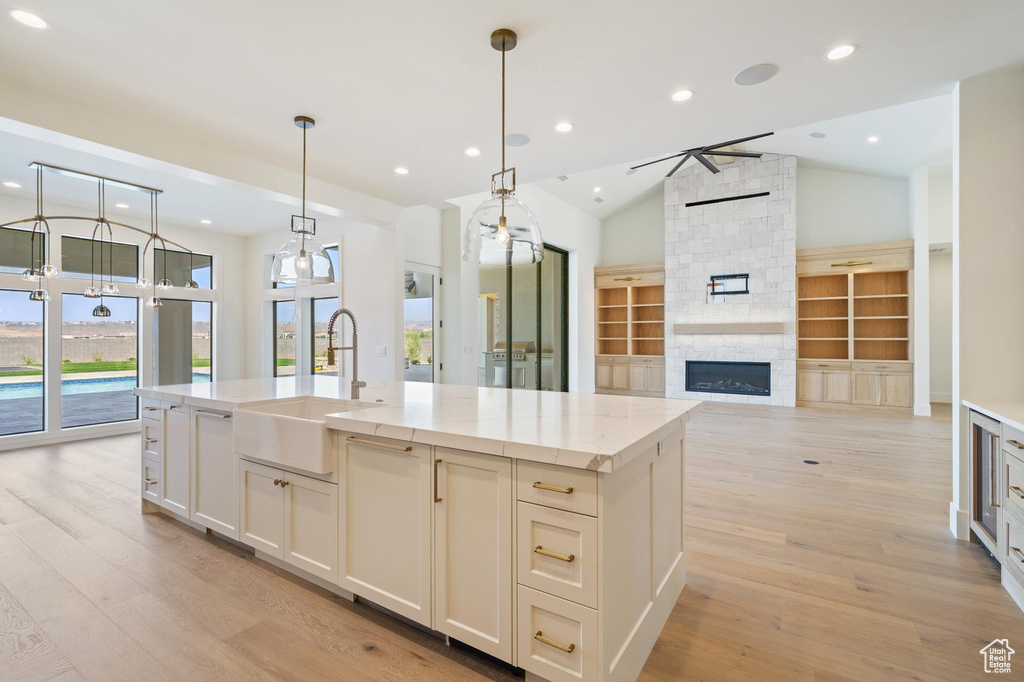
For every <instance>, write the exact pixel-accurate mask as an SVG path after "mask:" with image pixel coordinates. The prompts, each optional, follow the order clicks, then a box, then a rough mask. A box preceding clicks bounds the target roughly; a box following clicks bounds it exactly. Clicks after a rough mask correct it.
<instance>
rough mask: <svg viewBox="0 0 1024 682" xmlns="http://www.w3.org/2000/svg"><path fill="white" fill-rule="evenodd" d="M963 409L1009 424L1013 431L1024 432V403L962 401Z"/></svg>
mask: <svg viewBox="0 0 1024 682" xmlns="http://www.w3.org/2000/svg"><path fill="white" fill-rule="evenodd" d="M963 403H964V406H965V407H969V408H970V409H972V410H976V411H978V412H981V413H982V414H985V415H988V416H989V417H992V418H993V419H995V420H996V421H1000V422H1002V423H1004V424H1009V425H1010V426H1012V427H1013V428H1015V429H1020V430H1021V431H1024V402H1013V401H1005V400H1003V401H1000V400H994V401H989V400H985V401H980V402H973V401H970V400H965V401H963Z"/></svg>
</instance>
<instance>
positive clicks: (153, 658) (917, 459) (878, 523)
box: [0, 404, 1024, 682]
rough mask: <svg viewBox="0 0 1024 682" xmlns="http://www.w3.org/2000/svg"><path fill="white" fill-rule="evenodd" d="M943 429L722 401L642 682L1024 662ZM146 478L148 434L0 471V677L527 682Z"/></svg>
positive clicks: (1010, 607) (691, 462) (1017, 618)
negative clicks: (334, 590)
mask: <svg viewBox="0 0 1024 682" xmlns="http://www.w3.org/2000/svg"><path fill="white" fill-rule="evenodd" d="M938 411H939V413H940V414H939V416H937V417H934V418H931V419H924V418H914V417H911V416H909V415H906V414H902V413H888V412H886V411H883V410H878V409H869V408H862V409H850V408H848V407H844V408H837V407H828V406H821V407H805V408H798V409H786V408H769V407H757V406H748V405H723V404H709V405H708V406H707V408H706V409H705V410H704V412H703V413H701V415H700V416H699V417H698V418H697V420H696V421H695V422H693V423H692V424H691V426H690V428H689V431H688V434H687V436H688V441H687V457H688V465H687V475H688V486H687V491H686V494H687V499H686V507H687V513H688V519H689V521H688V529H687V530H688V535H687V542H688V544H689V550H688V551H689V572H688V584H687V587H686V590H685V591H684V592H683V595H682V597H681V598H680V600H679V603H678V605H677V606H676V608H675V610H674V612H673V613H672V616H671V618H670V620H669V623H668V625H667V626H666V628H665V630H664V632H663V633H662V636H661V638H660V639H659V641H658V643H657V645H656V646H655V649H654V651H653V652H652V654H651V656H650V658H649V659H648V661H647V666H646V668H645V669H644V672H643V674H642V676H641V679H642V680H644V681H645V682H675V681H676V680H708V681H711V680H714V681H716V682H717V681H724V682H733V681H739V680H745V681H748V680H772V681H774V680H780V681H781V680H785V681H787V682H788V681H793V682H801V681H806V682H849V681H850V680H871V681H875V680H921V681H931V682H942V681H948V682H953V681H960V680H973V679H978V680H981V679H986V677H987V676H986V675H985V674H984V672H983V666H982V657H981V655H980V654H979V653H978V650H979V649H980V648H981V647H982V646H984V645H985V644H987V643H988V642H990V641H991V640H993V639H996V638H997V637H998V638H1004V637H1005V638H1009V639H1010V644H1011V646H1014V645H1020V644H1024V615H1022V614H1021V612H1020V611H1019V610H1018V609H1017V607H1016V606H1015V605H1014V604H1013V602H1012V600H1011V599H1010V597H1009V596H1008V595H1007V594H1006V593H1005V592H1004V591H1003V590H1002V588H1001V587H1000V586H999V576H998V571H997V569H996V568H995V566H994V565H993V564H992V563H991V561H990V560H989V559H988V558H987V557H986V556H985V555H984V554H983V552H982V551H981V550H980V548H978V547H976V546H971V545H968V544H967V543H958V542H956V541H955V540H953V539H952V537H951V536H950V534H949V531H948V529H947V520H948V508H949V500H950V481H949V476H950V470H951V465H950V459H951V456H950V423H949V420H950V417H949V408H948V407H946V408H945V409H944V410H943V408H942V407H941V406H940V407H939V408H938ZM805 459H810V460H815V461H818V462H819V464H817V465H809V464H804V463H803V460H805ZM138 467H139V455H138V439H137V437H136V436H117V437H111V438H104V439H97V440H93V441H83V442H78V443H70V444H63V445H58V446H44V447H38V448H30V449H23V450H16V451H12V452H8V453H0V680H17V681H19V682H21V681H22V680H39V681H40V682H42V681H44V680H51V679H52V680H62V681H64V680H100V681H103V682H107V681H110V680H142V679H145V680H147V681H148V680H236V679H237V680H241V679H244V680H302V681H308V680H394V681H398V680H467V681H468V680H478V679H492V680H511V679H517V678H515V677H514V676H513V675H512V674H511V672H510V671H509V670H508V669H507V668H503V667H499V666H497V665H494V664H493V663H491V662H490V661H487V660H485V659H483V658H481V657H477V656H474V655H471V654H467V653H466V652H464V651H462V650H459V649H455V648H448V647H446V646H445V645H444V643H443V641H441V640H438V639H436V638H434V637H432V636H430V635H429V634H427V633H423V632H421V631H419V630H417V629H415V628H412V627H409V626H406V625H404V624H402V623H399V622H397V621H395V620H393V619H390V618H388V617H387V616H384V615H383V614H381V613H378V612H377V611H375V610H373V609H372V608H369V607H367V606H366V605H363V604H350V603H348V602H346V601H345V600H342V599H339V598H337V597H335V596H334V595H331V594H330V593H327V592H325V591H323V590H321V589H319V588H316V587H314V586H311V585H309V584H307V583H305V582H303V581H301V580H299V579H297V578H294V577H292V576H290V575H288V574H287V573H284V572H283V571H280V570H278V569H276V568H274V567H272V566H270V565H268V564H265V563H263V562H261V561H259V560H257V559H255V558H254V557H253V556H252V555H251V554H249V553H248V552H245V551H244V550H242V549H240V548H238V547H235V546H233V545H231V544H229V543H226V542H222V541H220V540H218V539H216V538H215V537H213V536H208V535H203V534H200V533H197V532H195V531H193V530H191V529H189V528H187V527H185V526H183V525H182V524H178V523H176V522H174V521H171V520H170V519H168V518H166V517H164V516H161V515H146V516H143V515H141V514H140V513H139V490H138V483H139V472H138ZM1022 656H1024V654H1022ZM1019 665H1020V666H1021V667H1022V668H1024V658H1022V660H1021V662H1020V664H1019Z"/></svg>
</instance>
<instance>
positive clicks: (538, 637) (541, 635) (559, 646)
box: [533, 630, 576, 654]
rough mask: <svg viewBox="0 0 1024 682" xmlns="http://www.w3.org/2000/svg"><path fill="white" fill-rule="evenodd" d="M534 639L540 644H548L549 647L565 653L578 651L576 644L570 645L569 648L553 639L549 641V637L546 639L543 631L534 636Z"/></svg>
mask: <svg viewBox="0 0 1024 682" xmlns="http://www.w3.org/2000/svg"><path fill="white" fill-rule="evenodd" d="M533 638H534V639H535V640H537V641H538V642H540V643H541V644H547V645H548V646H553V647H555V648H556V649H559V650H561V651H564V652H565V653H567V654H571V653H572V652H574V651H576V645H575V644H569V645H568V646H567V645H565V644H560V643H558V642H556V641H555V640H553V639H548V638H547V637H545V636H544V633H543V632H542V631H541V630H537V634H535V635H534V636H533Z"/></svg>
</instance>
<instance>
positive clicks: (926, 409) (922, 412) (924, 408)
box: [914, 403, 932, 417]
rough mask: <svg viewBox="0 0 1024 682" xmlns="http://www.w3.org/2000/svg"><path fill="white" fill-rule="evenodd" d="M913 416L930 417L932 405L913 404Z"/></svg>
mask: <svg viewBox="0 0 1024 682" xmlns="http://www.w3.org/2000/svg"><path fill="white" fill-rule="evenodd" d="M914 416H915V417H930V416H932V404H931V403H914Z"/></svg>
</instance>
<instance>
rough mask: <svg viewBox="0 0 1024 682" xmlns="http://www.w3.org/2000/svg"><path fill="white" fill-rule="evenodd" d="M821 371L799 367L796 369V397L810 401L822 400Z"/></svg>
mask: <svg viewBox="0 0 1024 682" xmlns="http://www.w3.org/2000/svg"><path fill="white" fill-rule="evenodd" d="M821 395H822V394H821V371H820V370H816V369H798V370H797V371H796V399H797V400H806V401H809V402H815V403H816V402H820V401H821Z"/></svg>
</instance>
